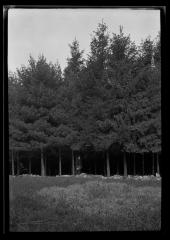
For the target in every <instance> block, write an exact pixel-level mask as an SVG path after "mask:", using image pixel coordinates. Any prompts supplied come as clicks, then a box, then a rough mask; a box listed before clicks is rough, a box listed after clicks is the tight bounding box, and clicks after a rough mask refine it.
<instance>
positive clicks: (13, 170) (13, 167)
mask: <svg viewBox="0 0 170 240" xmlns="http://www.w3.org/2000/svg"><path fill="white" fill-rule="evenodd" d="M11 161H12V176H14V175H15V166H14V150H13V149H12V159H11Z"/></svg>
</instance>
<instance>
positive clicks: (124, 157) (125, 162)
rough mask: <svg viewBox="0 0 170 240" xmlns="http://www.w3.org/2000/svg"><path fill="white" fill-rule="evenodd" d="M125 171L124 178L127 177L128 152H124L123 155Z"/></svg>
mask: <svg viewBox="0 0 170 240" xmlns="http://www.w3.org/2000/svg"><path fill="white" fill-rule="evenodd" d="M123 169H124V177H127V161H126V152H124V155H123Z"/></svg>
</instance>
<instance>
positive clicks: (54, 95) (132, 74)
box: [7, 6, 164, 232]
mask: <svg viewBox="0 0 170 240" xmlns="http://www.w3.org/2000/svg"><path fill="white" fill-rule="evenodd" d="M161 9H164V7H162V8H161V7H149V6H147V7H141V8H140V7H131V6H129V7H127V6H126V7H114V6H113V7H108V8H107V7H100V8H98V7H90V6H89V7H82V6H81V7H58V6H56V7H51V8H50V6H49V7H47V8H46V7H42V8H41V7H34V6H32V7H16V6H15V7H9V8H8V10H7V11H8V15H7V18H8V26H7V33H8V38H7V52H8V54H7V58H8V63H7V69H8V70H7V82H8V90H7V91H8V96H7V98H8V129H9V130H8V142H9V143H8V150H7V151H8V156H9V159H8V163H9V168H8V170H7V171H8V176H9V232H120V231H121V232H122V231H161V202H162V201H161V200H162V198H161V192H162V189H161V188H162V187H161V184H162V147H161V145H162V142H161V136H162V134H161V131H162V130H161V34H162V32H161Z"/></svg>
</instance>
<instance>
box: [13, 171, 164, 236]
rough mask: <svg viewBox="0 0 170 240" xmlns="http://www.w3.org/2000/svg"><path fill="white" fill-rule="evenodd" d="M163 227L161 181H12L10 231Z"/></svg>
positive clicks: (81, 178)
mask: <svg viewBox="0 0 170 240" xmlns="http://www.w3.org/2000/svg"><path fill="white" fill-rule="evenodd" d="M160 228H161V179H160V178H158V179H157V178H154V177H150V178H136V179H135V178H134V177H133V178H132V177H129V178H127V179H124V178H119V177H118V176H117V178H113V177H110V178H104V177H101V176H92V175H86V176H85V175H83V174H82V175H80V176H67V177H66V176H61V177H40V176H34V177H33V176H28V175H25V176H18V177H11V176H10V231H11V232H63V231H64V232H70V231H72V232H74V231H75V232H78V231H127V230H128V231H129V230H130V231H138V230H144V231H145V230H160Z"/></svg>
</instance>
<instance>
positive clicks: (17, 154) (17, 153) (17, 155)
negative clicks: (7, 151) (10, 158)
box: [16, 152, 20, 175]
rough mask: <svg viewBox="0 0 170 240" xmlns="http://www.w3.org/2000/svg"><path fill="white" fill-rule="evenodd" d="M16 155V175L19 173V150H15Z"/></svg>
mask: <svg viewBox="0 0 170 240" xmlns="http://www.w3.org/2000/svg"><path fill="white" fill-rule="evenodd" d="M16 157H17V175H19V173H20V171H19V170H20V166H19V152H16Z"/></svg>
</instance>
